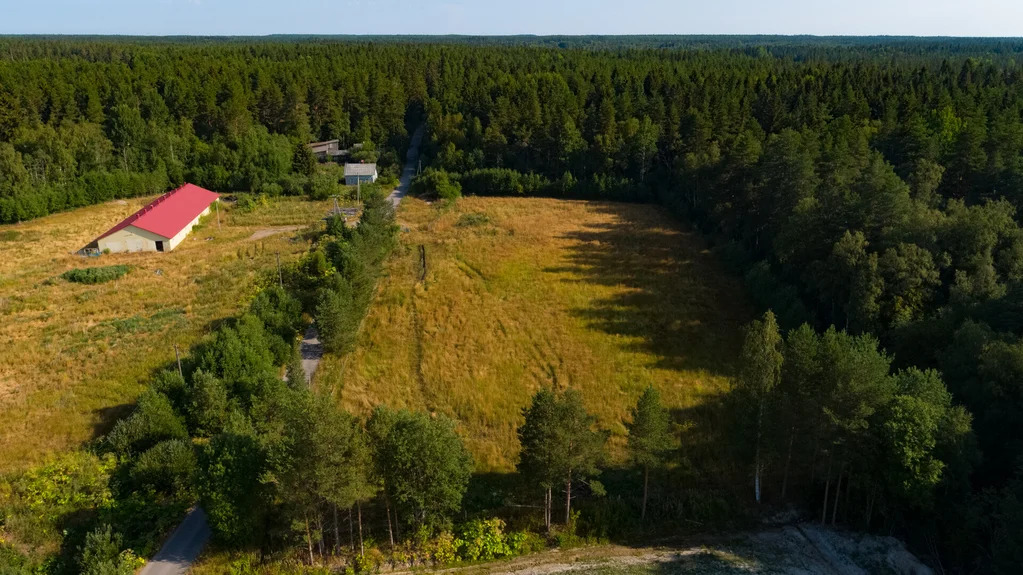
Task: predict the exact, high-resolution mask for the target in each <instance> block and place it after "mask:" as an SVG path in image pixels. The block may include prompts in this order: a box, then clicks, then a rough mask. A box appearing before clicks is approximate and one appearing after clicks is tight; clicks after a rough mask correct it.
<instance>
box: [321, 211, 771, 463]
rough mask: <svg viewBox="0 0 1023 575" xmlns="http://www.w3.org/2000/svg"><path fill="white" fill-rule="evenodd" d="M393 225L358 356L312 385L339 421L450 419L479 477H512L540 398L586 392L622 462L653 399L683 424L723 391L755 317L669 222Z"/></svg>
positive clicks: (565, 217)
mask: <svg viewBox="0 0 1023 575" xmlns="http://www.w3.org/2000/svg"><path fill="white" fill-rule="evenodd" d="M399 223H401V224H402V226H403V232H402V233H401V242H400V246H399V248H398V249H397V250H396V252H395V254H394V255H393V256H392V257H391V259H390V260H389V262H388V263H387V265H386V273H385V277H384V278H383V279H382V280H381V284H380V288H379V292H378V294H377V297H376V299H375V301H374V304H373V306H372V308H371V310H370V312H369V315H368V316H367V318H366V320H365V323H364V325H363V329H362V332H361V334H360V341H359V344H358V347H357V349H356V350H355V351H354V352H353V353H351V354H348V355H346V356H328V357H326V358H325V359H324V361H323V363H321V365H320V371H319V372H318V373H317V376H316V380H315V381H316V385H317V386H319V387H321V388H326V389H331V390H333V391H334V393H336V394H337V395H338V397H340V401H341V402H342V403H343V405H344V406H345V407H346V408H349V409H351V410H353V411H355V412H357V413H361V414H368V413H369V412H370V411H371V410H372V409H373V407H374V406H375V405H377V404H381V403H382V404H386V405H390V406H394V407H407V408H412V409H425V410H429V411H431V412H437V413H443V414H446V415H448V416H450V417H452V418H454V419H455V420H457V422H458V424H459V429H460V432H461V434H462V435H463V437H464V438H465V439H466V441H467V442H468V445H469V447H470V449H471V450H472V451H473V453H474V454H475V456H476V461H477V468H478V470H479V471H506V470H509V469H511V468H512V467H513V466H514V464H515V461H516V459H517V453H518V441H517V438H516V432H515V430H516V427H517V426H518V425H519V424H520V423H521V410H522V408H523V407H524V406H526V405H527V404H528V403H529V400H530V397H531V395H532V394H533V393H534V392H535V391H536V390H537V389H539V388H540V387H541V386H555V387H556V388H559V389H560V388H565V387H573V388H575V389H578V390H580V391H581V392H582V394H583V397H584V401H585V402H586V405H587V407H588V409H589V410H590V411H591V412H592V413H594V414H595V415H597V417H598V418H599V423H600V425H601V426H603V427H604V428H606V429H609V430H611V431H612V434H613V436H612V451H613V453H614V454H615V455H617V456H620V455H621V447H622V445H623V444H624V442H623V438H624V435H625V426H624V421H625V420H626V419H627V418H628V413H629V410H630V408H631V407H632V406H633V405H634V404H635V402H636V399H637V398H638V397H639V395H640V394H641V393H642V391H643V389H644V388H646V386H648V385H653V386H655V387H656V388H658V389H659V390H660V391H661V393H662V397H663V399H664V401H665V402H666V403H667V404H668V405H669V406H671V407H672V408H675V409H676V412H675V415H676V418H677V420H678V421H679V422H680V423H681V424H683V425H685V424H686V422H687V420H688V419H690V418H691V416H692V414H691V413H689V412H688V411H687V410H689V409H690V408H697V407H698V406H699V405H701V404H702V403H704V402H706V401H708V400H712V399H714V398H715V397H716V396H718V394H720V393H721V392H722V391H723V390H725V389H727V387H728V379H729V377H730V376H731V375H732V374H733V369H734V362H735V360H736V356H737V355H738V350H739V347H740V345H741V337H742V336H741V332H742V326H743V325H744V324H745V323H746V322H748V321H749V320H750V319H751V318H752V306H751V304H749V303H748V302H747V300H746V297H745V295H744V292H743V290H742V287H741V284H740V282H739V280H738V278H735V277H733V276H731V275H729V274H728V273H727V272H726V271H725V270H724V269H723V268H722V266H720V264H719V263H718V262H717V261H716V260H715V257H714V255H713V254H711V253H710V252H709V251H708V250H707V249H706V246H705V245H704V243H703V242H702V239H701V237H700V236H699V235H698V233H697V232H696V231H687V230H685V229H682V228H681V227H680V224H679V223H678V222H677V221H674V220H673V219H671V218H670V217H669V216H668V215H667V214H666V213H665V212H664V211H663V210H662V209H660V208H657V207H654V206H650V205H635V204H619V203H604V202H583V201H565V200H554V199H534V198H528V199H527V198H475V197H473V198H462V199H460V200H458V202H457V204H455V205H454V206H440V205H429V204H427V203H425V202H423V201H421V200H417V199H413V198H406V199H405V201H404V202H403V204H402V206H401V208H400V211H399ZM420 246H423V251H424V252H425V264H426V265H425V271H424V269H423V263H422V253H421V251H420Z"/></svg>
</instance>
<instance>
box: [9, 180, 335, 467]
mask: <svg viewBox="0 0 1023 575" xmlns="http://www.w3.org/2000/svg"><path fill="white" fill-rule="evenodd" d="M147 201H148V199H140V200H133V201H129V202H110V203H106V204H102V205H98V206H91V207H87V208H82V209H79V210H75V211H74V212H70V213H66V214H58V215H54V216H50V217H47V218H43V219H39V220H35V221H32V222H28V223H23V224H19V225H17V226H2V227H0V233H2V234H6V233H7V232H15V234H16V235H15V239H12V240H9V241H3V242H0V340H2V341H4V353H3V354H2V355H0V418H2V420H3V422H4V424H3V425H2V426H0V472H8V471H14V470H18V469H24V468H26V467H27V466H30V465H32V464H34V463H39V462H43V461H44V460H46V459H47V458H48V457H49V456H50V455H51V454H54V453H56V452H60V451H63V450H65V449H71V448H75V447H77V446H79V445H82V444H83V443H85V442H88V441H90V440H92V439H93V438H94V437H96V435H97V434H98V433H103V432H105V431H107V430H108V429H109V427H110V425H111V424H112V423H113V421H114V420H115V419H116V418H117V417H119V416H121V415H123V414H124V413H125V412H126V411H127V409H128V408H127V405H128V404H130V403H132V402H133V401H134V400H135V398H136V397H137V396H138V395H139V393H140V392H141V391H142V389H143V388H144V386H143V383H144V382H145V381H146V380H147V379H148V378H149V377H150V375H151V374H152V373H153V372H154V371H157V370H159V369H162V368H163V367H165V366H166V365H168V364H170V363H172V362H173V361H174V355H175V349H174V348H175V346H177V347H178V349H179V350H180V351H181V352H182V353H183V352H184V351H185V350H187V349H188V347H189V346H191V345H192V344H193V343H194V342H195V341H197V340H198V338H199V337H201V336H202V335H203V334H205V333H206V332H207V331H208V330H209V329H210V325H211V323H212V322H215V321H217V320H218V319H220V318H224V317H229V316H232V315H234V314H236V313H237V312H238V310H239V309H241V308H242V307H243V306H244V305H245V302H247V301H248V300H250V299H251V298H252V296H253V293H254V290H255V286H256V284H257V283H258V282H259V281H260V278H262V277H264V276H265V275H268V274H272V273H273V270H275V268H276V259H277V254H278V253H280V257H281V261H282V263H283V264H285V265H287V264H288V263H289V262H290V261H293V260H294V259H295V258H297V257H298V256H299V255H301V254H303V253H305V252H306V251H307V250H308V246H309V244H308V243H307V242H306V241H304V240H302V239H301V238H299V239H296V238H295V235H294V232H293V233H281V234H276V235H270V236H267V237H265V238H262V239H260V240H250V239H249V238H250V237H251V236H252V235H253V234H254V233H255V232H257V231H260V230H266V229H272V228H273V226H284V225H296V224H300V225H303V226H308V225H309V224H311V223H314V222H318V221H319V220H320V219H321V218H322V217H323V216H324V214H325V213H326V212H327V210H328V209H329V207H330V206H332V205H333V202H321V203H316V202H307V201H301V200H297V199H277V200H273V201H272V203H269V204H267V205H266V206H264V207H261V208H259V209H256V210H254V211H252V212H249V213H245V214H235V213H234V212H233V211H231V210H229V209H224V208H225V206H221V213H220V216H221V225H219V226H218V225H217V223H216V221H215V219H214V218H213V217H211V218H209V219H208V221H207V223H206V224H205V225H204V227H203V228H202V229H201V230H200V231H197V232H195V233H193V234H192V235H191V236H189V237H188V238H187V239H186V240H185V241H184V242H183V243H182V244H181V245H180V246H178V247H177V248H176V249H175V250H174V251H172V252H168V253H161V254H158V253H135V254H111V255H103V256H101V257H99V258H96V259H89V260H88V262H89V263H93V262H96V263H102V264H104V265H103V266H102V267H104V268H107V267H109V268H111V269H118V270H119V269H124V268H125V267H126V266H127V267H131V268H132V272H131V273H130V274H128V275H126V276H124V277H122V278H121V279H119V280H117V281H116V282H108V283H100V284H82V283H74V282H64V281H52V279H53V278H55V277H59V276H61V275H62V274H64V273H65V272H69V271H72V270H76V269H79V268H81V267H82V264H83V262H84V261H85V258H82V257H80V256H77V255H74V254H73V253H72V252H74V251H76V250H78V249H79V248H81V247H82V246H84V245H85V244H87V243H88V242H89V241H91V240H92V239H94V238H95V237H96V236H97V235H99V234H100V233H102V232H103V231H105V230H106V229H108V228H109V227H110V226H111V225H113V224H114V223H116V222H117V221H119V220H120V219H123V218H124V217H125V216H127V215H128V214H130V213H132V212H133V211H135V210H137V209H138V208H139V207H141V206H142V205H144V204H145V203H146V202H147ZM8 235H10V234H8ZM73 273H75V274H77V273H79V272H73ZM89 273H90V274H91V272H89Z"/></svg>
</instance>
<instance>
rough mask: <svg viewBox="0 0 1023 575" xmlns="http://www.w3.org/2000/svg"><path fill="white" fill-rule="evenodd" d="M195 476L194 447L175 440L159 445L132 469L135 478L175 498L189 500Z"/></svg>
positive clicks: (144, 455)
mask: <svg viewBox="0 0 1023 575" xmlns="http://www.w3.org/2000/svg"><path fill="white" fill-rule="evenodd" d="M194 474H195V451H194V450H193V449H192V444H191V443H189V442H188V441H183V440H181V439H171V440H168V441H164V442H161V443H158V444H156V446H154V447H153V448H151V449H149V450H148V451H146V452H144V453H143V454H142V455H140V456H139V458H138V460H137V461H136V462H135V465H134V466H133V467H132V468H131V478H132V479H133V480H134V481H135V482H136V483H138V484H140V485H148V486H151V487H153V488H154V489H156V490H157V491H162V492H164V493H170V494H173V495H175V496H186V495H187V493H188V492H189V491H190V490H191V486H192V477H193V475H194Z"/></svg>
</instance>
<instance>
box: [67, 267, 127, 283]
mask: <svg viewBox="0 0 1023 575" xmlns="http://www.w3.org/2000/svg"><path fill="white" fill-rule="evenodd" d="M130 270H131V268H129V267H128V266H126V265H123V264H122V265H116V266H100V267H95V268H75V269H73V270H68V271H66V272H64V273H62V274H60V277H62V278H64V279H65V280H67V281H69V282H74V283H79V284H101V283H106V282H109V281H114V280H116V279H120V278H123V277H124V276H126V275H127V274H128V272H129V271H130Z"/></svg>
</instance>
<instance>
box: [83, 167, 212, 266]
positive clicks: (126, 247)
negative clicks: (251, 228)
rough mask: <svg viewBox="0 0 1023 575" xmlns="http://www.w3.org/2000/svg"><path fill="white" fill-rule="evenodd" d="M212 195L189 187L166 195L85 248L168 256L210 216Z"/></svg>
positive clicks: (203, 190)
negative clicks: (156, 253)
mask: <svg viewBox="0 0 1023 575" xmlns="http://www.w3.org/2000/svg"><path fill="white" fill-rule="evenodd" d="M219 197H220V196H218V195H217V194H215V193H214V192H211V191H209V190H205V189H203V188H200V187H199V186H195V185H192V184H185V185H183V186H181V187H180V188H178V189H176V190H173V191H170V192H167V193H166V194H164V195H162V196H160V197H159V198H156V199H155V200H153V201H152V202H151V203H149V204H148V205H147V206H145V207H144V208H142V209H141V210H139V211H137V212H135V213H134V214H132V215H130V216H128V217H127V218H125V219H124V221H122V222H121V223H119V224H117V225H116V226H114V227H112V228H110V230H108V231H107V232H106V233H105V234H103V235H101V236H100V237H98V238H96V239H95V240H94V241H93V242H92V243H91V244H89V245H88V246H86V247H85V249H86V250H90V249H95V250H99V251H101V252H106V251H110V252H115V253H116V252H169V251H171V250H172V249H174V248H175V247H176V246H177V245H178V244H180V243H181V241H182V240H183V239H185V236H187V235H188V233H189V232H191V231H192V226H194V225H196V224H198V223H199V218H201V217H203V216H205V215H206V214H208V213H210V208H211V206H212V205H213V202H216V201H218V200H219Z"/></svg>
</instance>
